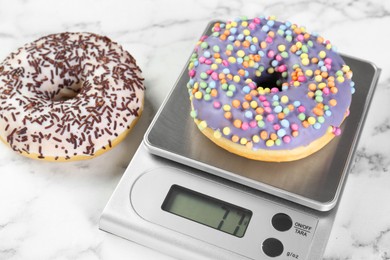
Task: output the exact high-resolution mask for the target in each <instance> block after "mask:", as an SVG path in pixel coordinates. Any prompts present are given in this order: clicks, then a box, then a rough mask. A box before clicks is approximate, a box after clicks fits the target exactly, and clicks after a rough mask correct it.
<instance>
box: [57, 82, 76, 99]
mask: <svg viewBox="0 0 390 260" xmlns="http://www.w3.org/2000/svg"><path fill="white" fill-rule="evenodd" d="M81 86H82V84H81V83H80V84H74V85H72V86H69V87H61V88H59V89H58V91H57V93H56V94H55V95H54V96H53V98H52V100H53V101H66V100H69V99H72V98H75V97H76V96H77V95H78V94H79V93H80V90H81Z"/></svg>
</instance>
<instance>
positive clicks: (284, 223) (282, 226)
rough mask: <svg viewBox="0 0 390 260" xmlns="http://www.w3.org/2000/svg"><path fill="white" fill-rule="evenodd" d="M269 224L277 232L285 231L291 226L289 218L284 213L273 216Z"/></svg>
mask: <svg viewBox="0 0 390 260" xmlns="http://www.w3.org/2000/svg"><path fill="white" fill-rule="evenodd" d="M271 223H272V226H273V227H274V228H275V229H276V230H278V231H287V230H289V229H290V228H291V227H292V225H293V221H292V219H291V217H290V216H289V215H287V214H284V213H278V214H275V216H273V217H272V221H271Z"/></svg>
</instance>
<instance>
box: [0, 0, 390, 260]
mask: <svg viewBox="0 0 390 260" xmlns="http://www.w3.org/2000/svg"><path fill="white" fill-rule="evenodd" d="M241 15H246V16H248V17H253V16H258V15H276V16H277V17H278V18H279V19H281V20H290V21H293V22H295V23H298V24H301V25H305V26H306V27H307V29H308V30H309V31H316V32H319V33H320V34H321V35H323V36H325V38H327V39H330V40H331V41H332V43H333V44H334V45H336V46H338V49H339V51H340V52H342V53H345V54H349V55H352V56H356V57H359V58H363V59H367V60H370V61H372V62H374V63H375V64H377V65H378V66H379V67H380V68H382V75H381V78H380V81H379V85H378V88H377V90H376V94H375V96H374V98H373V102H372V106H371V109H370V112H369V114H368V118H367V121H366V125H365V127H364V131H363V134H362V137H361V140H360V143H359V146H358V149H357V155H356V158H355V161H354V164H353V167H352V170H351V172H350V175H349V178H348V181H347V183H346V187H345V191H344V194H343V196H342V199H341V205H340V209H339V212H338V215H337V218H336V221H335V224H334V227H333V230H332V233H331V237H330V240H329V243H328V246H327V249H326V252H325V259H390V202H389V198H390V174H389V170H390V168H389V167H390V148H389V147H390V112H389V111H390V109H389V103H390V102H389V99H390V62H389V58H390V49H389V41H390V31H389V29H388V28H389V26H390V2H389V1H381V0H376V1H363V0H348V1H344V2H341V1H336V0H330V1H307V0H303V1H272V0H270V1H255V0H245V1H235V0H224V1H210V0H193V1H179V0H178V1H174V0H170V1H168V0H161V1H153V0H142V1H125V0H122V1H114V0H113V1H103V0H100V1H76V0H72V1H47V0H37V1H32V0H17V1H9V0H0V59H3V58H5V56H6V55H7V54H8V53H9V52H11V51H13V50H14V49H16V48H17V47H19V46H21V45H23V44H24V43H26V42H30V41H32V40H35V39H36V38H38V37H40V36H43V35H46V34H50V33H56V32H63V31H90V32H95V33H99V34H103V35H107V36H109V37H110V38H112V39H114V40H115V41H117V42H119V43H121V44H122V45H123V46H124V47H125V49H127V50H128V51H129V52H131V53H132V54H133V55H134V56H135V57H136V59H137V61H138V64H139V65H140V67H141V68H142V70H143V75H144V77H145V78H146V81H145V83H146V85H147V99H146V110H145V113H144V115H143V117H142V119H141V120H140V122H139V124H138V125H137V126H136V128H135V129H134V131H133V132H132V133H131V134H130V135H129V136H128V138H127V139H126V140H125V141H124V142H123V143H121V144H120V145H119V146H118V147H116V148H115V149H113V150H112V151H110V152H108V153H106V154H104V155H102V156H100V157H98V158H96V159H93V160H89V161H81V162H72V163H48V162H42V161H36V160H31V159H27V158H24V157H22V156H19V155H18V154H16V153H14V152H13V151H11V150H10V149H9V148H7V147H6V146H5V145H3V144H1V145H0V259H171V258H170V257H167V256H164V255H161V254H160V253H158V252H156V251H153V250H151V249H147V248H145V247H143V246H140V245H137V244H135V243H132V242H128V241H125V240H123V239H120V238H117V237H115V236H112V235H109V234H106V233H104V232H102V231H100V230H98V220H99V216H100V214H101V212H102V210H103V208H104V206H105V204H106V203H107V201H108V199H109V197H110V195H111V193H112V192H113V190H114V188H115V186H116V185H117V183H118V181H119V179H120V178H121V176H122V174H123V172H124V170H125V168H126V166H127V165H128V163H129V161H130V160H131V158H132V155H133V153H134V151H135V149H136V147H137V146H138V144H139V143H140V140H141V138H142V135H143V133H144V131H145V129H146V127H147V126H148V124H149V123H150V121H151V118H152V116H153V115H154V113H155V112H156V110H157V109H158V107H159V106H160V104H161V103H162V101H163V99H164V97H165V96H166V94H167V93H168V91H169V89H170V88H171V87H172V86H173V84H174V82H175V80H176V78H177V77H178V75H179V73H180V71H181V70H182V68H183V65H184V63H185V62H186V59H187V58H188V56H189V54H190V52H191V51H192V48H193V47H194V44H195V42H196V41H197V39H198V37H199V36H200V34H201V33H202V31H203V28H204V27H205V26H206V24H207V23H208V21H210V20H212V19H234V18H235V17H238V16H241ZM367 48H369V49H367Z"/></svg>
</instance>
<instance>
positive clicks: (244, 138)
mask: <svg viewBox="0 0 390 260" xmlns="http://www.w3.org/2000/svg"><path fill="white" fill-rule="evenodd" d="M188 71H189V76H190V80H189V82H188V84H187V87H188V90H189V95H190V100H191V106H192V110H191V116H192V117H193V118H194V121H195V123H196V124H197V126H198V128H199V129H200V130H201V131H202V133H203V134H205V135H206V136H207V137H208V138H209V139H211V140H212V141H213V142H215V143H216V144H217V145H219V146H221V147H222V148H224V149H226V150H228V151H230V152H232V153H235V154H238V155H240V156H244V157H247V158H250V159H254V160H261V161H272V162H281V161H292V160H297V159H300V158H304V157H306V156H308V155H310V154H312V153H314V152H316V151H318V150H319V149H321V148H322V147H324V146H325V145H326V144H327V143H328V142H329V141H330V140H332V139H333V137H334V136H336V135H340V133H341V130H340V125H341V124H342V122H343V120H344V119H345V117H347V116H348V114H349V106H350V103H351V98H352V93H353V92H354V82H353V81H351V77H352V71H351V70H350V68H349V66H347V65H345V62H344V61H343V59H342V58H341V57H340V55H339V54H337V53H336V52H335V50H334V47H333V46H332V45H331V43H330V42H329V41H327V40H325V39H324V38H323V37H321V36H318V35H317V34H314V33H312V34H310V33H308V32H307V31H306V29H305V28H304V27H299V26H297V25H295V24H292V23H290V22H280V21H276V20H275V17H269V18H264V17H259V18H254V19H247V18H240V19H237V20H235V21H228V22H226V23H224V22H217V23H215V24H214V26H213V27H212V33H211V35H210V36H202V37H201V39H200V40H199V42H198V43H197V45H196V48H195V51H194V53H193V55H192V57H191V60H190V63H189V67H188Z"/></svg>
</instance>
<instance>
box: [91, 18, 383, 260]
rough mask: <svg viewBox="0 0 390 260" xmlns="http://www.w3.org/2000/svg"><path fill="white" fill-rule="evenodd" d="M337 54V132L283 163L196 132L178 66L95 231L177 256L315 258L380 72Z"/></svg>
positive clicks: (183, 76) (323, 244) (322, 245)
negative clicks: (350, 83) (344, 114)
mask: <svg viewBox="0 0 390 260" xmlns="http://www.w3.org/2000/svg"><path fill="white" fill-rule="evenodd" d="M210 25H211V24H209V26H208V27H207V29H206V33H209V30H210ZM344 59H345V61H346V63H347V64H348V65H349V66H350V67H351V69H352V71H353V73H354V76H353V80H354V82H355V88H356V93H355V94H354V95H353V98H352V104H351V107H350V109H351V111H352V112H351V114H350V116H349V117H348V118H347V119H346V120H345V122H344V123H343V131H342V135H341V136H339V137H336V138H334V139H333V140H332V141H331V142H330V143H329V144H328V145H326V146H325V147H324V148H323V149H321V150H320V151H319V152H317V153H315V154H313V155H311V156H309V157H306V158H304V159H301V160H298V161H294V162H286V163H269V162H260V161H253V160H249V159H246V158H243V157H240V156H237V155H234V154H231V153H229V152H227V151H225V150H224V149H221V148H219V147H218V146H216V145H215V144H214V143H212V142H211V141H210V140H209V139H207V138H206V137H205V136H203V134H202V133H201V132H200V131H199V130H198V129H197V127H196V125H195V123H194V122H193V119H192V118H191V117H190V116H189V115H190V102H189V98H188V92H187V91H188V90H187V87H186V84H187V82H188V79H189V78H188V73H187V65H188V64H186V66H185V67H184V69H183V71H182V73H181V75H180V77H179V79H178V81H177V82H176V84H175V86H174V87H173V89H172V91H171V93H170V94H169V95H168V97H167V98H166V100H165V101H164V103H163V105H162V106H161V108H160V110H159V111H158V112H157V115H156V116H155V118H154V120H153V122H152V123H151V125H150V127H149V129H148V130H147V132H146V134H145V136H144V140H143V143H142V144H141V145H140V146H139V148H138V150H137V152H136V154H135V155H134V157H133V159H132V161H131V163H130V164H129V166H128V168H127V170H126V172H125V173H124V175H123V177H122V179H121V181H120V183H119V184H118V186H117V188H116V189H115V191H114V193H113V195H112V197H111V199H110V200H109V202H108V204H107V206H106V208H105V209H104V211H103V214H102V216H101V219H100V224H99V226H100V229H102V230H104V231H107V232H109V233H112V234H115V235H117V236H120V237H123V238H126V239H129V240H132V241H134V242H137V243H139V244H142V245H145V246H147V247H150V248H154V249H157V250H159V251H161V252H163V253H165V254H168V255H171V256H174V257H177V258H179V259H321V258H322V255H323V251H324V249H325V247H326V244H327V241H328V238H329V234H330V231H331V228H332V225H333V221H334V218H335V215H336V212H337V207H338V202H339V197H340V195H341V193H342V189H343V186H344V183H345V179H346V176H347V174H348V171H349V169H350V165H351V162H352V160H353V155H354V152H355V148H356V145H357V142H358V139H359V136H360V132H361V130H362V126H363V124H364V121H365V117H366V114H367V111H368V108H369V105H370V101H371V99H372V96H373V92H374V89H375V87H376V84H377V81H378V78H379V74H380V70H379V69H377V68H376V67H375V65H373V64H372V63H369V62H367V61H363V60H359V59H356V58H352V57H348V56H344Z"/></svg>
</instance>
